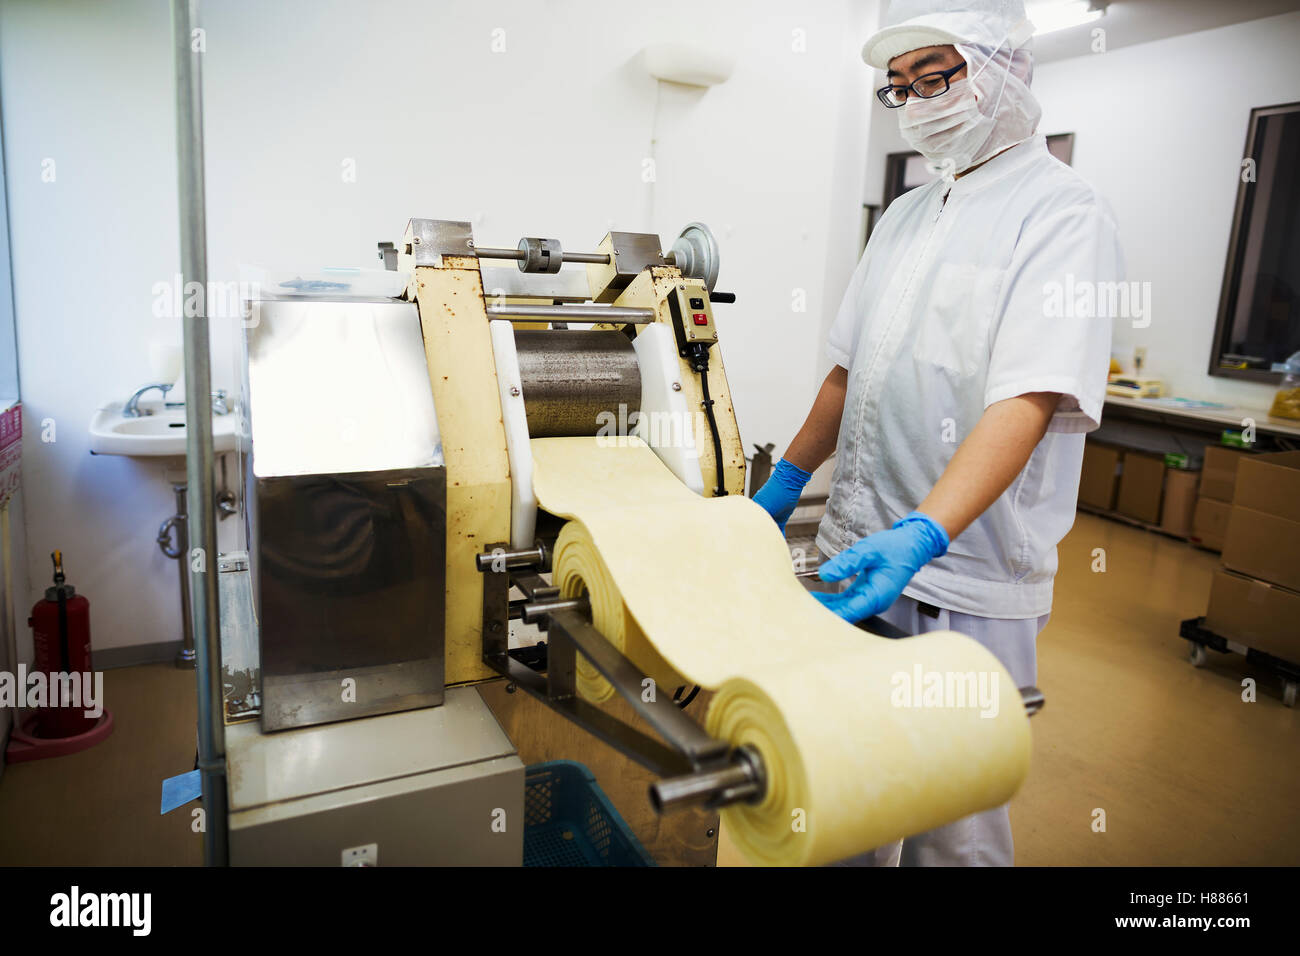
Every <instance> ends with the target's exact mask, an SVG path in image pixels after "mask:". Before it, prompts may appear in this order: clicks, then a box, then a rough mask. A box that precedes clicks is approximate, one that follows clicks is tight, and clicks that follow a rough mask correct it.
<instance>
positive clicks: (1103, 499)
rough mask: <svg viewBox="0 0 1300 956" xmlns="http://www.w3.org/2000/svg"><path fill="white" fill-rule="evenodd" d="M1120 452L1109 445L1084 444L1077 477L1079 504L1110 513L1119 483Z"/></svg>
mask: <svg viewBox="0 0 1300 956" xmlns="http://www.w3.org/2000/svg"><path fill="white" fill-rule="evenodd" d="M1119 461H1120V452H1119V449H1118V448H1111V447H1110V446H1109V445H1099V444H1097V443H1096V442H1091V441H1090V442H1086V443H1085V444H1084V446H1083V471H1082V472H1081V473H1080V475H1079V504H1083V505H1089V506H1091V507H1093V508H1101V509H1102V510H1103V511H1112V510H1114V508H1115V488H1116V487H1117V485H1118V482H1119V469H1120V464H1119Z"/></svg>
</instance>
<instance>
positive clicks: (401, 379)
mask: <svg viewBox="0 0 1300 956" xmlns="http://www.w3.org/2000/svg"><path fill="white" fill-rule="evenodd" d="M379 254H380V258H381V259H382V260H383V261H384V264H385V266H386V267H387V269H389V270H391V271H394V272H396V273H398V274H399V276H400V277H401V278H400V279H399V280H398V281H399V282H404V292H403V293H402V294H401V295H400V296H398V297H394V298H375V297H373V296H372V297H364V296H348V295H347V294H342V295H338V296H331V295H324V296H298V295H288V296H276V295H268V296H264V297H262V299H260V300H259V301H256V302H254V303H253V304H252V314H253V320H252V321H250V322H248V323H246V324H247V325H248V329H247V331H246V336H245V338H246V355H245V366H244V367H245V370H246V373H247V374H246V382H245V402H244V403H243V407H242V409H241V411H242V414H243V416H244V420H245V428H244V433H245V436H246V437H247V438H248V439H250V440H251V443H250V444H249V445H247V446H246V449H245V450H246V451H248V452H249V453H248V454H247V455H246V459H245V461H246V467H245V482H244V500H245V509H244V510H245V515H246V518H247V522H248V550H249V554H248V558H247V561H246V562H243V563H240V562H238V561H236V562H233V563H229V564H228V566H229V567H230V568H231V569H235V570H237V571H240V572H242V574H243V578H242V579H241V580H243V581H244V582H245V583H244V584H243V587H244V588H245V589H247V590H248V591H249V592H251V594H250V598H251V600H250V599H247V598H246V599H244V601H243V604H244V605H248V604H251V605H252V607H251V609H250V610H249V611H248V612H247V613H245V614H244V618H246V619H242V620H241V619H238V615H237V614H235V615H231V616H223V620H222V643H223V648H228V646H229V645H230V643H231V638H230V633H231V630H232V628H233V629H236V630H242V631H250V630H251V631H252V632H253V633H254V634H255V638H254V643H255V644H257V646H258V648H259V650H258V658H257V662H256V664H257V666H256V672H257V673H256V679H257V680H260V691H261V705H260V717H261V725H260V732H259V729H258V728H257V726H256V725H255V724H252V723H232V725H231V726H230V727H228V728H227V746H228V749H227V761H228V765H229V768H230V769H229V770H228V773H229V776H230V779H231V780H232V785H231V817H230V825H231V844H230V845H231V861H232V862H234V863H240V862H244V863H277V862H279V863H283V862H310V863H318V864H319V863H336V862H337V861H338V856H337V854H338V853H339V852H340V851H342V852H343V853H344V856H343V860H344V862H347V861H348V860H349V859H357V858H358V857H357V852H361V853H362V858H364V856H365V852H366V848H367V846H368V845H369V843H370V842H371V840H370V838H369V837H367V834H373V833H374V832H375V828H376V827H377V826H379V827H381V828H382V827H387V828H388V829H387V830H386V831H385V833H386V834H387V835H386V836H384V837H382V838H381V839H380V843H381V845H384V846H390V847H393V848H394V849H393V850H392V851H391V852H392V854H394V855H398V854H400V855H399V859H398V860H396V861H395V860H393V858H392V855H390V856H389V857H387V862H409V863H427V862H442V863H510V862H518V860H519V856H520V852H521V851H520V846H521V843H520V841H521V840H522V832H521V828H520V827H514V828H513V829H511V830H509V831H507V832H509V833H510V834H512V835H511V836H510V837H509V838H506V839H502V834H501V833H496V832H488V831H487V829H486V828H483V827H478V826H476V825H475V824H474V823H473V822H471V821H472V820H477V819H478V817H477V816H475V814H477V813H478V811H479V810H480V809H482V808H485V807H486V808H505V812H506V813H507V815H509V814H514V815H515V816H514V817H513V819H522V818H523V809H522V804H523V766H522V763H521V762H520V761H519V759H518V756H517V754H516V753H515V750H514V747H513V745H512V744H511V742H510V741H509V739H508V738H506V737H505V734H504V733H502V732H501V729H500V727H499V726H498V725H497V724H496V722H495V721H493V720H492V718H491V713H490V712H489V711H488V710H487V709H486V706H485V705H484V704H483V701H482V700H481V699H480V698H479V696H478V694H477V692H476V691H475V690H474V689H473V686H472V685H475V684H478V683H481V682H483V681H486V680H490V679H495V678H498V677H505V678H506V679H507V680H508V681H509V682H510V684H511V685H513V686H514V687H519V688H522V689H524V690H525V691H526V692H528V693H529V694H530V695H532V696H534V697H535V698H537V699H539V700H541V701H543V702H544V703H545V704H546V706H547V707H549V708H550V709H551V710H553V711H555V712H557V713H559V714H561V715H563V716H564V717H565V718H567V719H568V720H570V721H572V722H573V723H574V724H576V725H578V726H579V727H582V728H583V729H585V730H586V731H588V732H590V733H592V734H594V735H596V736H597V737H599V738H600V739H602V740H604V741H605V742H607V743H609V744H611V745H612V746H614V747H615V748H616V749H617V750H619V751H621V752H622V753H623V754H625V755H626V756H628V757H629V758H631V759H632V760H635V761H636V762H638V763H639V764H641V765H642V766H644V767H646V768H648V769H649V770H650V771H651V772H652V773H653V774H654V775H655V776H657V777H658V778H660V779H659V780H658V781H657V782H655V783H654V784H653V785H652V787H651V793H650V799H651V802H652V804H653V806H654V807H655V809H656V810H659V811H661V812H662V811H666V810H670V809H674V808H678V807H687V806H703V807H709V808H718V807H722V806H726V805H729V804H737V803H743V802H752V801H755V800H757V799H758V798H760V797H761V796H762V794H763V792H764V788H765V786H766V780H765V772H766V771H765V768H764V766H763V764H762V760H761V759H760V758H759V756H758V754H757V753H756V752H755V751H753V750H752V749H750V748H748V747H744V746H741V747H734V748H733V747H731V746H730V745H729V744H728V743H727V742H726V741H723V740H719V739H715V738H714V737H711V736H710V735H709V734H707V733H706V732H705V731H704V730H703V729H702V728H701V727H700V726H699V725H698V724H697V723H696V722H695V721H694V720H693V719H692V718H691V717H690V716H688V715H687V713H686V712H685V711H684V707H683V706H679V702H678V701H677V700H675V699H674V697H673V695H672V691H673V690H677V688H665V690H667V693H659V694H655V695H651V699H650V700H648V701H647V700H646V699H644V697H643V694H642V689H643V675H642V672H641V670H640V669H639V668H638V667H637V666H636V665H634V664H633V663H632V662H631V661H630V660H629V659H628V658H627V657H625V656H624V655H623V654H622V653H620V652H619V650H617V649H616V647H615V646H614V645H613V644H612V643H611V642H610V641H609V640H608V639H607V638H606V637H605V635H603V634H602V633H601V632H600V631H599V630H598V629H597V628H596V627H595V626H593V624H592V621H591V615H590V608H589V607H588V604H587V602H586V600H585V599H584V598H582V597H577V598H569V599H563V598H561V596H560V593H559V589H558V588H556V587H554V586H553V585H552V584H551V583H550V582H549V581H548V580H547V578H546V574H547V572H548V571H549V570H550V556H551V548H552V545H553V542H554V540H555V536H556V534H557V533H558V532H559V529H560V526H561V525H562V524H563V522H562V521H561V520H560V519H558V518H556V517H555V516H552V515H550V514H548V513H547V512H545V511H540V510H539V508H538V505H537V501H536V499H535V497H534V493H533V482H532V475H533V460H532V453H531V450H530V441H531V440H532V439H534V438H540V437H558V436H601V435H604V436H608V437H610V438H611V439H613V440H618V439H619V438H621V437H622V436H626V435H635V436H637V437H638V438H640V439H641V440H642V441H644V442H645V443H646V444H647V445H648V446H649V447H650V448H651V449H652V450H653V451H654V453H655V454H656V455H657V456H658V458H659V460H660V461H662V463H663V464H664V465H665V466H666V467H667V468H668V469H669V470H670V471H671V472H672V474H673V475H675V476H676V477H677V478H678V479H679V480H680V481H681V482H682V484H683V485H684V486H685V487H687V488H689V489H690V490H691V491H693V492H695V493H696V494H698V495H701V496H705V497H712V496H726V495H743V494H744V480H745V459H744V455H743V451H742V447H741V443H740V435H739V430H738V427H737V424H736V418H735V412H734V409H733V406H732V401H731V393H730V389H729V387H728V384H727V378H726V372H725V366H724V364H723V359H722V356H721V355H720V351H719V348H718V344H717V343H718V338H717V331H716V326H715V323H714V316H713V305H714V304H715V303H730V302H734V301H735V299H734V296H731V295H727V294H724V293H719V292H717V291H715V285H716V283H717V277H718V249H717V245H716V242H715V241H714V239H713V236H712V235H711V233H710V232H709V230H708V229H707V227H705V226H703V225H702V224H700V223H692V224H690V225H689V226H687V227H686V229H684V230H683V231H682V233H681V235H680V236H679V237H678V238H677V240H676V241H675V242H674V243H673V245H672V246H671V248H669V249H667V250H665V249H663V248H662V244H661V242H660V239H659V237H657V236H654V235H650V234H643V233H628V232H610V233H608V234H607V235H606V236H605V237H604V239H603V240H602V241H601V242H600V243H599V244H598V245H597V246H596V248H595V251H594V252H586V253H573V252H568V251H566V250H564V249H563V248H562V247H561V245H560V243H559V242H558V241H556V240H554V239H543V238H531V237H529V238H524V239H521V240H519V242H518V244H517V245H516V246H515V247H514V248H496V247H487V246H479V245H478V244H477V243H476V241H475V239H474V236H473V233H472V230H471V227H470V224H469V223H466V222H452V221H442V220H430V219H412V220H410V221H409V223H408V224H407V227H406V230H405V232H404V235H403V237H402V239H401V241H400V242H398V243H381V244H380V247H379ZM575 325H578V326H585V327H584V328H574V327H573V326H575ZM341 376H346V379H344V380H343V381H345V382H346V385H347V388H348V393H349V395H348V399H349V401H347V402H341V401H340V400H339V389H340V378H341ZM430 386H431V388H430ZM339 434H344V435H345V436H346V437H345V440H344V441H342V442H340V441H338V440H337V436H338V435H339ZM330 436H335V437H334V438H331V437H330ZM226 569H227V565H223V571H224V570H226ZM226 577H227V576H226V575H224V574H223V575H222V578H223V579H225V578H226ZM232 580H233V578H232ZM225 583H226V582H225V581H224V580H223V587H224V586H225ZM232 587H233V585H232ZM512 589H514V590H515V591H517V593H518V595H519V596H518V597H515V598H513V599H512V597H511V593H512ZM226 603H227V601H226V597H225V594H224V592H223V615H227V611H226V609H225V608H226ZM238 604H239V601H238V599H237V598H232V599H231V606H237V605H238ZM304 609H310V613H308V612H306V611H305V610H304ZM232 618H233V619H232ZM512 621H520V622H522V623H524V624H536V625H537V626H538V627H539V628H540V629H542V630H543V631H545V633H546V637H547V640H546V643H545V645H544V647H542V646H539V647H535V648H527V647H524V648H515V649H512V648H511V647H510V646H509V638H510V624H511V622H512ZM870 629H871V630H873V631H875V632H876V633H878V634H887V633H888V630H889V629H888V626H887V625H884V624H883V622H879V621H874V620H873V621H872V622H871V625H870ZM580 655H581V656H582V657H585V658H586V659H587V660H588V661H589V662H590V663H591V664H592V665H593V666H594V667H595V669H596V670H597V671H598V672H599V673H600V674H601V675H602V676H603V677H604V678H605V679H606V680H608V681H609V682H610V684H612V685H613V687H614V688H615V689H616V690H617V692H618V694H619V695H620V696H622V697H623V699H624V700H625V701H626V702H627V703H628V704H630V705H631V707H632V708H633V711H634V712H635V713H636V714H637V715H639V716H640V717H641V718H643V719H644V720H645V722H646V723H647V724H648V725H649V726H650V727H651V728H652V729H653V730H654V732H655V733H656V734H657V735H658V738H659V739H656V738H655V737H652V736H650V735H648V734H646V733H643V732H642V731H640V730H638V729H636V728H634V727H633V726H631V725H630V724H628V723H625V722H623V721H622V720H619V719H618V718H616V717H615V716H613V715H612V714H610V713H609V712H607V711H606V710H605V709H602V708H601V707H599V706H597V705H594V704H592V703H590V702H588V701H587V700H584V699H583V698H582V696H580V695H579V693H578V692H577V684H576V680H575V671H576V669H577V661H578V658H579V656H580ZM252 669H253V668H251V667H250V668H249V670H252ZM226 670H227V675H228V677H229V674H230V673H232V672H236V671H238V670H239V669H238V667H232V666H231V665H229V664H228V665H227V667H226ZM340 681H342V682H343V685H344V687H345V688H350V691H349V692H350V696H349V693H345V694H344V695H343V699H342V700H340V694H339V686H340ZM679 693H680V692H679ZM1022 694H1023V696H1024V698H1025V704H1026V710H1027V711H1028V712H1030V713H1032V712H1034V711H1035V710H1037V708H1038V707H1039V706H1041V695H1039V694H1038V692H1037V691H1036V690H1034V689H1032V688H1029V689H1025V690H1024V691H1022ZM689 696H690V695H688V696H687V699H686V701H684V702H683V703H689ZM228 714H229V709H228ZM243 716H248V714H247V713H245V714H243ZM351 718H367V719H366V720H365V721H357V720H352V719H351ZM376 722H378V723H376ZM381 741H382V743H383V746H382V747H381V746H380V743H381ZM411 754H415V755H416V756H415V757H412V756H411ZM309 758H310V760H312V761H314V762H315V763H313V764H312V766H314V767H316V769H315V770H314V771H313V772H311V773H307V774H305V775H302V774H300V775H299V776H297V777H292V778H291V776H290V770H291V769H292V768H293V767H295V766H301V765H302V764H301V761H303V760H307V759H309ZM376 761H377V762H376ZM278 767H284V768H285V769H284V771H283V772H279V771H278V770H277V769H276V768H278ZM236 780H238V781H240V783H239V785H238V786H236V785H235V783H234V781H236ZM411 780H419V781H421V783H419V784H418V786H417V785H416V784H413V783H409V782H408V783H402V784H399V783H398V781H411ZM415 790H418V791H419V793H420V794H421V796H420V799H419V801H417V802H415V803H410V802H409V801H410V800H411V799H413V797H412V793H413V791H415ZM404 801H407V802H404ZM327 804H328V805H327ZM381 806H382V807H385V808H386V811H385V812H384V813H382V814H381V813H379V812H378V809H379V807H381ZM431 807H436V808H437V810H436V812H437V813H438V814H439V817H440V818H441V819H444V820H445V825H443V826H441V827H434V828H432V830H431V828H430V827H429V825H428V824H427V821H428V820H429V819H430V816H429V814H430V812H431ZM367 808H368V809H367ZM484 812H486V811H484ZM412 814H415V815H416V816H415V817H413V816H412ZM467 814H468V816H467ZM380 818H383V819H384V821H385V822H384V823H383V824H382V825H381V824H378V823H376V821H377V820H378V819H380ZM421 821H424V822H421ZM417 832H418V833H419V834H420V836H419V838H418V839H413V838H412V837H411V834H413V833H417ZM354 843H355V845H354ZM398 847H400V849H398Z"/></svg>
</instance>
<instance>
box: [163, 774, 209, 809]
mask: <svg viewBox="0 0 1300 956" xmlns="http://www.w3.org/2000/svg"><path fill="white" fill-rule="evenodd" d="M201 796H203V784H202V783H201V782H200V781H199V772H198V771H197V770H191V771H190V772H189V773H179V774H177V775H176V776H174V777H168V778H167V779H166V780H164V781H163V785H162V812H163V813H167V812H169V811H171V810H175V809H176V808H177V807H181V806H184V805H185V804H187V803H189V802H190V801H191V800H195V799H197V798H199V797H201Z"/></svg>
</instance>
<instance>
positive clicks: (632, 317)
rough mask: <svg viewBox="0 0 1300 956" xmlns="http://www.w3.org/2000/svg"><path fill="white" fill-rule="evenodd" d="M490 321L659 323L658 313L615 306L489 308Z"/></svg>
mask: <svg viewBox="0 0 1300 956" xmlns="http://www.w3.org/2000/svg"><path fill="white" fill-rule="evenodd" d="M487 314H488V318H489V319H513V320H515V321H518V322H523V321H536V320H538V319H555V320H556V321H560V322H630V323H632V324H633V325H646V324H649V323H650V322H653V321H654V320H655V312H654V309H633V308H627V307H624V306H614V305H489V306H488V307H487Z"/></svg>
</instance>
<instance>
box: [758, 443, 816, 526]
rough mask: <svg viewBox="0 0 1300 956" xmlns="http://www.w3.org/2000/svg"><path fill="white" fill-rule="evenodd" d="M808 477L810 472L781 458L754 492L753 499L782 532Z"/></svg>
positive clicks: (810, 476)
mask: <svg viewBox="0 0 1300 956" xmlns="http://www.w3.org/2000/svg"><path fill="white" fill-rule="evenodd" d="M810 478H812V474H811V473H809V472H806V471H804V470H803V469H802V468H800V467H799V466H798V465H792V464H790V463H789V462H788V461H786V460H785V459H784V458H782V459H781V460H780V461H778V462H777V463H776V467H775V468H773V469H772V475H771V477H770V478H768V479H767V481H765V482H764V483H763V487H762V488H759V489H758V491H757V493H755V495H754V501H756V502H757V503H758V504H759V505H760V506H761V507H762V508H763V510H764V511H766V512H767V513H768V514H770V515H771V516H772V520H773V521H775V522H776V526H777V527H778V528H780V529H781V533H782V534H784V533H785V523H786V522H787V521H789V520H790V515H792V514H794V508H795V505H797V504H798V503H799V495H800V493H802V492H803V486H804V485H806V484H808V481H809V479H810Z"/></svg>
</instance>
